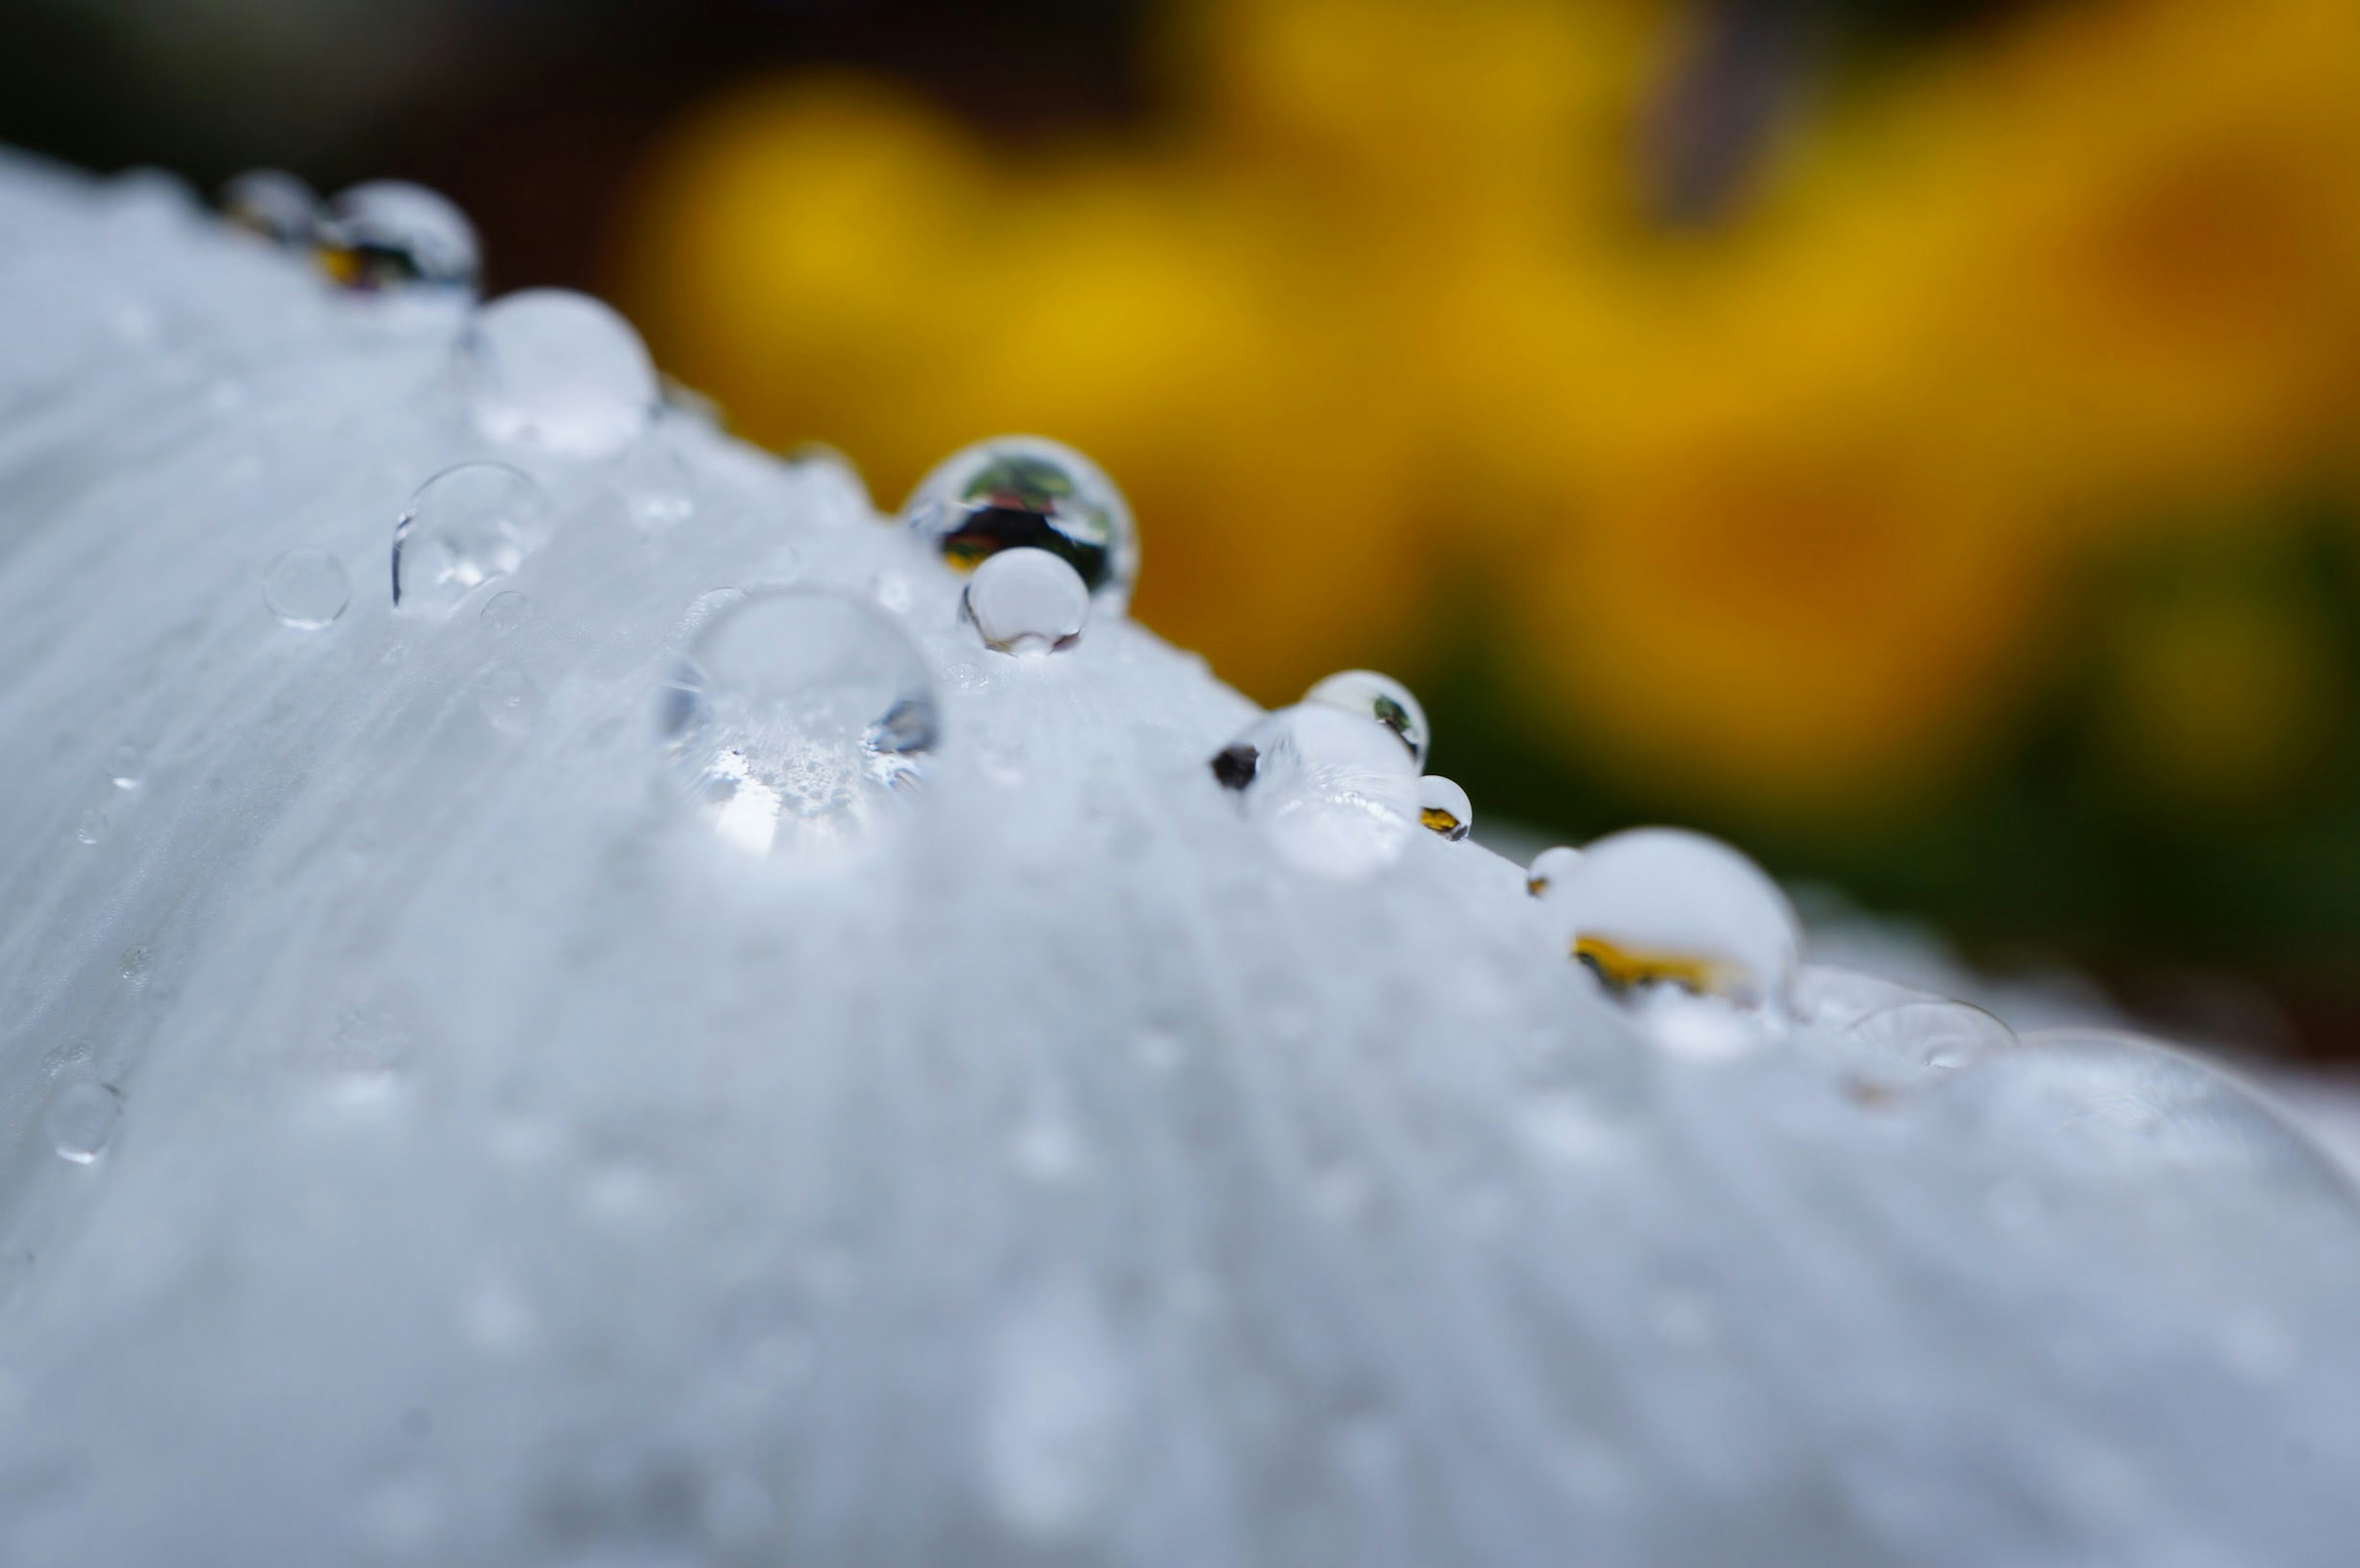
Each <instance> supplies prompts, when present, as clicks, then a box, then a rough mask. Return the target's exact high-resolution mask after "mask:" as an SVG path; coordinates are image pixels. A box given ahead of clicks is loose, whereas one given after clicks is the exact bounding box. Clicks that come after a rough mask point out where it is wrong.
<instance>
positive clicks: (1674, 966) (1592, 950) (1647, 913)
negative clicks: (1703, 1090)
mask: <svg viewBox="0 0 2360 1568" xmlns="http://www.w3.org/2000/svg"><path fill="white" fill-rule="evenodd" d="M1541 905H1542V908H1543V909H1544V910H1546V912H1547V915H1548V917H1549V919H1550V920H1552V921H1553V922H1554V923H1555V924H1556V926H1557V931H1558V933H1559V935H1560V936H1561V937H1562V939H1563V940H1564V942H1565V943H1566V948H1567V951H1568V953H1571V954H1572V955H1573V956H1574V957H1575V958H1577V959H1579V960H1580V961H1581V962H1582V963H1583V964H1587V965H1588V966H1589V967H1590V969H1591V970H1592V971H1593V972H1595V973H1596V974H1597V975H1598V976H1599V978H1600V979H1601V980H1602V981H1603V982H1604V983H1605V984H1606V985H1607V987H1608V989H1609V990H1612V991H1615V992H1625V991H1630V990H1633V989H1634V988H1644V987H1651V986H1656V985H1673V986H1677V987H1678V988H1680V989H1682V990H1686V991H1691V992H1695V993H1697V994H1699V995H1700V996H1718V997H1721V998H1724V999H1726V1000H1728V1001H1731V1002H1733V1003H1736V1004H1737V1005H1739V1006H1741V1007H1770V1008H1772V1009H1775V1011H1777V1012H1778V1013H1780V1014H1782V1015H1783V1014H1784V1013H1785V1012H1786V1008H1787V1005H1788V999H1789V997H1790V996H1791V994H1792V991H1793V986H1794V977H1795V965H1796V962H1797V954H1798V953H1799V950H1800V947H1801V940H1802V939H1801V935H1800V928H1799V925H1798V922H1797V920H1796V917H1795V910H1794V907H1793V905H1791V904H1789V903H1788V902H1787V900H1786V894H1785V893H1783V892H1782V891H1780V890H1779V887H1778V885H1777V884H1776V883H1775V882H1773V881H1772V880H1770V878H1769V877H1768V876H1766V875H1765V873H1764V872H1763V870H1762V868H1761V867H1760V866H1756V865H1754V862H1753V861H1751V860H1748V859H1747V858H1746V857H1745V856H1744V855H1741V854H1739V853H1738V852H1737V851H1736V850H1734V849H1732V848H1731V847H1730V846H1729V845H1727V844H1722V843H1721V841H1720V840H1718V839H1712V838H1707V837H1706V836H1705V835H1704V834H1702V833H1689V832H1687V831H1686V830H1684V829H1680V828H1635V829H1633V830H1631V831H1630V832H1627V833H1612V834H1609V835H1608V836H1607V837H1605V838H1602V839H1600V840H1599V841H1598V842H1596V843H1595V844H1591V845H1590V846H1589V847H1588V848H1587V849H1585V850H1583V851H1582V852H1581V855H1580V857H1579V859H1578V860H1576V861H1574V862H1573V864H1572V865H1571V866H1568V867H1567V868H1566V870H1565V871H1564V873H1563V874H1562V875H1560V876H1556V877H1551V878H1550V879H1549V887H1548V890H1547V892H1546V895H1545V896H1544V897H1543V898H1542V900H1541Z"/></svg>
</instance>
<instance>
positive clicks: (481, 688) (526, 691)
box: [475, 664, 541, 738]
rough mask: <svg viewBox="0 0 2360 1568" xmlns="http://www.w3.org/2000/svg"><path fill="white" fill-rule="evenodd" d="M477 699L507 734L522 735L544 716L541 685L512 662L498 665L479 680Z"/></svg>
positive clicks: (487, 714) (488, 715) (495, 724)
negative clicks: (533, 681)
mask: <svg viewBox="0 0 2360 1568" xmlns="http://www.w3.org/2000/svg"><path fill="white" fill-rule="evenodd" d="M475 701H476V702H479V703H480V704H482V706H483V710H484V717H485V718H486V719H488V720H490V721H491V725H492V728H494V729H496V730H497V731H499V732H500V733H501V734H502V735H509V736H513V737H519V738H520V737H522V736H525V735H530V734H531V733H532V727H533V725H534V724H537V723H539V722H540V719H541V688H540V687H538V686H536V685H534V684H533V683H532V677H531V676H530V675H527V674H526V673H525V672H524V671H523V670H519V669H517V668H516V667H515V666H514V665H511V664H500V665H495V666H493V667H492V668H491V669H490V670H486V671H485V672H484V674H483V678H482V679H481V680H479V681H476V683H475Z"/></svg>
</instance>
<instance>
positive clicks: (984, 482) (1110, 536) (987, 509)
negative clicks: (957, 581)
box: [901, 436, 1139, 613]
mask: <svg viewBox="0 0 2360 1568" xmlns="http://www.w3.org/2000/svg"><path fill="white" fill-rule="evenodd" d="M901 515H902V518H903V520H904V521H906V522H907V523H908V524H909V526H910V527H911V528H915V529H917V530H918V531H919V532H920V533H922V534H923V535H924V536H925V537H926V538H928V539H931V540H933V541H934V548H935V549H936V550H939V551H941V552H942V557H943V559H944V560H945V561H948V562H949V563H950V564H951V565H952V566H953V567H955V568H956V569H957V570H959V571H962V572H967V571H972V570H973V569H974V568H975V567H976V566H977V565H978V563H980V562H981V561H983V560H984V559H985V558H986V557H988V556H992V555H996V554H998V553H999V552H1000V551H1001V550H1015V549H1020V548H1024V547H1031V548H1032V549H1036V550H1048V551H1049V552H1051V553H1052V554H1054V555H1058V556H1061V557H1063V558H1064V559H1065V563H1066V564H1067V565H1069V566H1071V567H1072V568H1073V569H1074V570H1075V571H1076V572H1078V573H1080V575H1081V579H1082V582H1083V583H1084V585H1086V586H1087V588H1088V589H1089V591H1090V593H1091V596H1092V597H1093V598H1094V599H1095V600H1096V601H1097V602H1098V605H1099V607H1100V608H1101V609H1105V610H1109V611H1113V612H1116V613H1120V611H1121V610H1122V608H1123V606H1124V605H1126V604H1129V603H1130V601H1131V585H1132V584H1133V583H1136V582H1137V581H1138V578H1139V537H1138V534H1137V531H1136V530H1135V529H1134V528H1133V527H1132V524H1131V507H1130V505H1129V504H1128V503H1126V502H1125V501H1124V500H1123V498H1122V493H1121V492H1120V491H1119V490H1117V489H1116V488H1115V487H1114V484H1113V482H1112V481H1111V480H1109V479H1108V478H1107V476H1106V475H1105V474H1101V473H1100V472H1098V465H1097V464H1095V463H1092V462H1090V460H1089V459H1088V458H1086V457H1084V456H1083V455H1082V454H1081V453H1080V452H1076V451H1074V450H1073V449H1072V448H1071V447H1067V446H1061V445H1059V444H1058V443H1057V442H1055V441H1044V440H1043V439H1042V438H1041V437H1039V436H1000V437H996V438H994V439H993V440H990V441H978V442H977V443H976V444H975V445H973V446H970V447H967V448H966V449H964V450H963V451H960V452H955V453H953V454H952V455H951V456H950V457H949V458H948V459H946V460H945V462H944V463H942V464H941V465H940V466H938V467H937V468H935V470H934V472H933V473H932V474H927V475H926V476H925V478H923V479H922V480H920V481H919V482H918V487H917V489H916V490H915V491H913V492H912V494H911V495H910V499H909V502H908V504H907V505H906V506H903V507H902V510H901Z"/></svg>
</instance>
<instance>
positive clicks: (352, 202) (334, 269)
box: [319, 180, 481, 294]
mask: <svg viewBox="0 0 2360 1568" xmlns="http://www.w3.org/2000/svg"><path fill="white" fill-rule="evenodd" d="M319 246H320V264H321V266H322V267H324V268H325V269H326V270H327V273H328V276H329V277H330V278H333V279H335V281H336V282H337V283H338V284H340V285H342V286H343V287H344V288H346V289H354V290H356V291H358V292H361V293H367V294H379V293H398V292H408V291H423V290H434V291H437V292H444V291H447V292H451V293H464V294H472V293H474V292H475V278H476V276H477V274H478V273H479V272H480V271H481V252H480V251H479V250H478V248H477V246H476V243H475V225H474V224H472V223H469V222H467V215H466V214H465V213H464V212H460V211H459V209H458V208H457V207H455V206H453V205H452V204H451V202H450V201H448V200H446V199H445V198H443V196H441V195H439V194H437V193H436V192H434V191H429V190H428V189H426V187H424V186H422V185H412V184H410V183H409V182H408V181H407V180H371V181H369V182H368V183H366V184H365V185H355V186H354V187H352V188H351V189H350V190H348V191H342V192H340V193H339V194H338V195H337V197H336V199H335V200H334V201H331V202H329V203H328V210H327V212H326V214H325V215H324V216H323V217H322V219H321V221H320V225H319Z"/></svg>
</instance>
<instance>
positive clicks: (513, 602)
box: [477, 588, 532, 637]
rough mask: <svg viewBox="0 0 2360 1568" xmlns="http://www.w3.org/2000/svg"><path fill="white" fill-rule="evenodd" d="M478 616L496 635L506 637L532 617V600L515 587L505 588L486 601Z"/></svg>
mask: <svg viewBox="0 0 2360 1568" xmlns="http://www.w3.org/2000/svg"><path fill="white" fill-rule="evenodd" d="M477 618H478V619H479V620H481V621H482V622H483V623H484V627H485V629H486V630H487V631H489V632H490V633H492V635H494V636H495V637H506V636H508V633H510V632H512V631H514V630H516V629H517V628H518V627H519V626H522V625H524V624H525V623H526V622H527V621H529V620H530V619H532V601H531V600H530V598H527V597H526V596H525V595H524V594H523V593H519V592H518V591H517V590H516V589H514V588H507V589H503V590H501V591H500V592H499V593H495V594H493V595H492V596H491V597H490V598H488V599H486V600H485V601H484V607H483V610H482V611H481V612H480V613H479V615H478V616H477Z"/></svg>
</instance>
